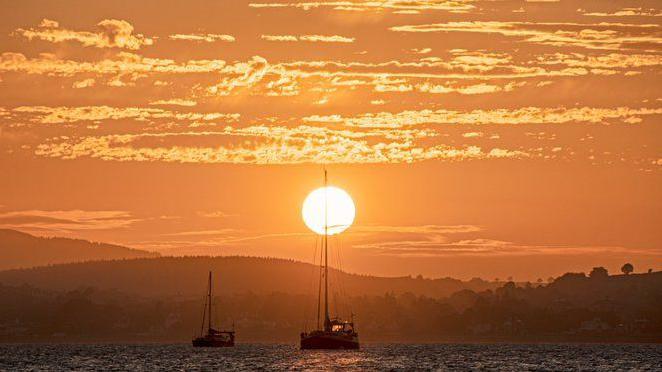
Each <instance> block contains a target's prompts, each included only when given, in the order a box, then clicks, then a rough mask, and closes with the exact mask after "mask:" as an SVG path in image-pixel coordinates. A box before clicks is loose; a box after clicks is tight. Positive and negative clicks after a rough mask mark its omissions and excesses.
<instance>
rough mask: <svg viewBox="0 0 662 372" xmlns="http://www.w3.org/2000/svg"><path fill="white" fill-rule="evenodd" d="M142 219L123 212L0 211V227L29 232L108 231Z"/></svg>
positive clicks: (76, 210)
mask: <svg viewBox="0 0 662 372" xmlns="http://www.w3.org/2000/svg"><path fill="white" fill-rule="evenodd" d="M138 221H141V220H140V219H137V218H135V217H133V216H132V214H131V213H130V212H126V211H112V210H111V211H85V210H78V209H75V210H53V211H45V210H22V211H11V212H3V213H0V226H2V227H4V228H11V229H22V230H28V231H38V230H41V231H43V230H48V231H58V232H70V231H76V230H109V229H120V228H125V227H128V226H129V225H131V224H133V223H135V222H138Z"/></svg>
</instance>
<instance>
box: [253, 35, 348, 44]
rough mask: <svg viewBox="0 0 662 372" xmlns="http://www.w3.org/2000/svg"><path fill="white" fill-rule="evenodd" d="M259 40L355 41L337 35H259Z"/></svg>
mask: <svg viewBox="0 0 662 372" xmlns="http://www.w3.org/2000/svg"><path fill="white" fill-rule="evenodd" d="M260 38H261V39H263V40H267V41H310V42H321V43H353V42H354V40H356V39H355V38H353V37H345V36H339V35H299V36H295V35H260Z"/></svg>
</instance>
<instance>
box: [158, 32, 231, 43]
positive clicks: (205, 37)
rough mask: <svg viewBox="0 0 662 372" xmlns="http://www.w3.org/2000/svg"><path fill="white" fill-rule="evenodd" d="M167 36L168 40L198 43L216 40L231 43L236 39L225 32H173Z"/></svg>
mask: <svg viewBox="0 0 662 372" xmlns="http://www.w3.org/2000/svg"><path fill="white" fill-rule="evenodd" d="M168 38H169V39H170V40H183V41H194V42H198V43H200V42H205V43H213V42H217V41H224V42H227V43H232V42H234V41H236V39H235V37H234V36H232V35H225V34H174V35H170V36H168Z"/></svg>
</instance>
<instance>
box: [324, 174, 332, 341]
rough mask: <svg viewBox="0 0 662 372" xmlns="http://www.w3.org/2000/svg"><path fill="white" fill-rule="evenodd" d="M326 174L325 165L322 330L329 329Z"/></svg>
mask: <svg viewBox="0 0 662 372" xmlns="http://www.w3.org/2000/svg"><path fill="white" fill-rule="evenodd" d="M326 185H327V176H326V167H325V168H324V330H325V331H330V330H331V320H330V319H329V224H328V207H329V202H328V198H327V193H328V191H327V188H326Z"/></svg>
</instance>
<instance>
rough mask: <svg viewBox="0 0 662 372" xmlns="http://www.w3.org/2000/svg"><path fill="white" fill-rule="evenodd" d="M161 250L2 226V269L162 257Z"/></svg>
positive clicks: (0, 259) (0, 245)
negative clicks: (36, 232) (30, 231)
mask: <svg viewBox="0 0 662 372" xmlns="http://www.w3.org/2000/svg"><path fill="white" fill-rule="evenodd" d="M158 256H159V254H158V253H154V252H148V251H143V250H138V249H132V248H127V247H122V246H119V245H114V244H105V243H95V242H90V241H87V240H80V239H68V238H44V237H37V236H33V235H30V234H26V233H24V232H20V231H16V230H9V229H0V270H6V269H13V268H27V267H34V266H44V265H52V264H60V263H67V262H81V261H97V260H118V259H129V258H146V257H158Z"/></svg>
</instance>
